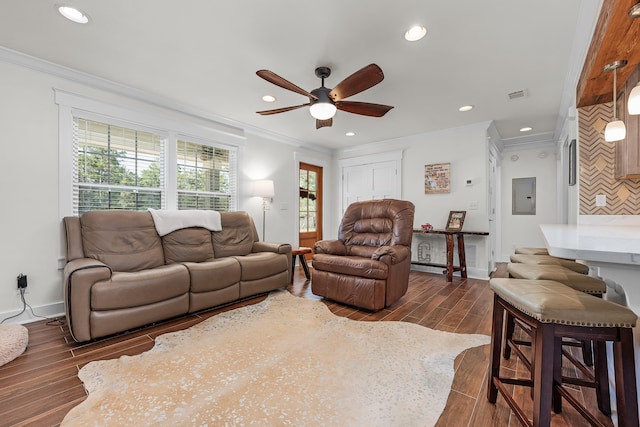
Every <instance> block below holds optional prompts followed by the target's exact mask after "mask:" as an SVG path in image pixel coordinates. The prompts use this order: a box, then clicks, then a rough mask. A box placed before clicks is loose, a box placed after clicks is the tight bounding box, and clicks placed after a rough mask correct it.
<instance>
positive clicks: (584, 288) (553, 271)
mask: <svg viewBox="0 0 640 427" xmlns="http://www.w3.org/2000/svg"><path fill="white" fill-rule="evenodd" d="M507 271H508V273H509V277H514V278H516V279H529V280H555V281H556V282H560V283H562V284H564V285H567V286H569V287H570V288H573V289H575V290H577V291H580V292H584V293H587V294H591V295H595V296H598V297H600V298H602V295H603V294H605V293H606V292H607V284H606V283H605V282H604V280H601V279H599V278H597V277H592V276H588V275H586V274H580V273H576V272H575V271H572V270H569V269H568V268H565V267H562V266H559V265H535V264H522V263H509V264H507ZM513 329H514V325H513V320H512V319H511V318H508V319H507V336H508V337H511V336H512V335H513ZM574 344H576V345H580V346H582V356H583V360H584V363H585V365H587V366H592V365H593V358H592V354H591V352H592V351H591V347H592V346H591V343H590V342H581V343H574ZM509 354H510V348H506V349H505V357H506V358H509ZM601 403H604V402H601ZM601 409H602V410H603V412H604V413H607V412H608V410H607V407H606V406H602V407H601Z"/></svg>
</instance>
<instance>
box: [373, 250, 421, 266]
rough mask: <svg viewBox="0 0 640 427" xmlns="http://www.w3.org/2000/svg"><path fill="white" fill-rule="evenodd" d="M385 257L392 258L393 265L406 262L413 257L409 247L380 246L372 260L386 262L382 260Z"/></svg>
mask: <svg viewBox="0 0 640 427" xmlns="http://www.w3.org/2000/svg"><path fill="white" fill-rule="evenodd" d="M385 256H389V257H390V258H391V264H397V263H399V262H402V261H404V260H405V259H406V258H407V257H408V256H411V249H409V248H408V247H407V246H380V247H379V248H378V249H376V251H375V252H374V253H373V255H371V259H375V260H378V261H385V260H384V259H382V258H383V257H385Z"/></svg>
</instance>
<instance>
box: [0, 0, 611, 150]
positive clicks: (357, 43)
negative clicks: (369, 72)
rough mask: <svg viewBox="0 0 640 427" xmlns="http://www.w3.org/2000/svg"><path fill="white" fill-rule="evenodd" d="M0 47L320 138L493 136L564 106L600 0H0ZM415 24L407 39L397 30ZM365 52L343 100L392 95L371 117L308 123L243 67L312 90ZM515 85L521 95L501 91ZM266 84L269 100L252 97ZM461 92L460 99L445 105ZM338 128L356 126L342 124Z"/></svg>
mask: <svg viewBox="0 0 640 427" xmlns="http://www.w3.org/2000/svg"><path fill="white" fill-rule="evenodd" d="M3 3H4V4H3V10H2V12H1V13H0V46H4V47H6V48H9V49H11V50H15V51H18V52H21V53H25V54H27V55H31V56H35V57H37V58H42V59H44V60H47V61H50V62H53V63H56V64H60V65H63V66H66V67H69V68H72V69H75V70H78V71H82V72H85V73H89V74H92V75H95V76H98V77H101V78H104V79H108V80H110V81H113V82H117V83H119V84H123V85H126V86H130V87H133V88H137V89H140V90H142V91H145V92H149V93H151V94H154V96H156V99H163V100H165V101H169V102H175V103H177V104H182V105H188V106H190V107H193V109H194V110H200V111H204V112H206V113H207V114H211V115H213V116H220V117H224V118H227V119H230V120H231V123H235V124H237V125H238V126H244V127H247V128H248V129H253V130H256V129H258V130H265V131H267V132H269V133H275V134H277V135H281V136H283V137H285V138H287V139H293V140H296V141H301V142H303V143H305V144H312V145H317V146H324V147H327V148H338V149H339V148H345V147H348V146H353V145H359V144H365V143H370V142H376V141H382V140H389V139H394V138H398V137H402V136H408V135H416V134H421V133H425V132H431V131H435V130H440V129H446V128H452V127H459V126H464V125H468V124H473V123H478V122H484V121H489V120H494V121H495V124H496V127H497V129H498V132H499V133H500V135H501V136H502V138H504V139H506V140H507V142H509V141H511V142H518V141H520V140H521V139H522V138H521V137H522V136H523V134H522V133H521V132H519V129H520V128H521V127H523V126H531V127H532V128H533V130H532V131H531V132H530V134H532V135H530V136H528V137H525V138H524V140H536V139H550V135H551V134H553V133H554V132H556V133H557V132H558V120H559V117H563V116H565V115H566V113H567V108H568V107H569V106H570V101H569V100H568V99H569V98H570V97H571V95H572V94H573V93H574V92H575V82H576V81H577V78H578V75H579V72H580V68H581V66H582V62H583V60H584V52H586V49H587V47H588V44H589V39H590V34H591V33H592V30H593V24H594V23H595V21H596V19H597V16H596V15H597V12H598V10H599V5H600V4H601V0H582V1H581V0H562V1H558V0H536V1H530V0H529V1H524V0H483V1H478V0H458V1H450V0H449V1H444V0H442V1H427V0H413V1H411V0H396V1H393V2H391V1H388V0H349V1H346V0H324V1H320V2H310V1H304V0H268V1H266V0H262V1H260V0H227V1H211V0H181V1H167V0H136V1H131V0H109V1H104V0H100V1H99V0H66V4H69V5H73V6H76V7H78V8H80V9H82V10H84V11H85V12H86V13H87V14H88V15H89V16H90V17H91V21H90V23H89V24H87V25H79V24H75V23H72V22H70V21H67V20H66V19H64V18H62V17H61V16H60V15H58V13H57V10H56V8H55V7H54V5H55V4H57V3H59V1H52V0H20V1H11V2H3ZM415 23H420V24H422V25H425V26H426V27H427V29H428V33H427V36H426V37H425V38H424V39H422V40H421V41H418V42H414V43H409V42H407V41H405V40H404V37H403V35H404V32H405V30H406V29H407V28H408V27H409V26H410V25H412V24H415ZM369 63H376V64H378V65H379V66H380V67H381V68H382V69H383V71H384V73H385V79H384V81H383V82H382V83H380V84H379V85H377V86H375V87H373V88H371V89H369V90H367V91H365V92H362V93H360V94H358V95H355V96H353V97H351V98H349V100H351V101H364V102H373V103H380V104H388V105H393V106H394V107H395V108H394V109H393V110H391V111H390V112H389V113H388V114H387V115H386V116H384V117H382V118H371V117H364V116H358V115H354V114H350V113H347V112H342V111H338V113H337V115H336V117H335V118H334V120H333V123H334V124H333V127H331V128H323V129H320V130H316V129H315V120H314V119H312V118H311V117H310V115H309V113H308V111H307V109H306V108H304V109H299V110H295V111H290V112H287V113H282V114H277V115H271V116H260V115H258V114H256V111H258V110H264V109H271V108H279V107H286V106H290V105H298V104H302V103H305V102H307V99H306V98H305V97H304V96H302V95H299V94H296V93H293V92H290V91H287V90H285V89H282V88H279V87H277V86H274V85H272V84H270V83H268V82H266V81H264V80H262V79H260V78H259V77H258V76H256V74H255V72H256V71H257V70H259V69H269V70H271V71H273V72H275V73H276V74H279V75H280V76H282V77H284V78H285V79H287V80H289V81H291V82H293V83H294V84H296V85H298V86H300V87H302V88H304V89H306V90H309V91H310V90H312V89H314V88H316V87H319V86H320V80H319V79H318V78H316V77H315V75H314V69H315V68H316V67H318V66H321V65H322V66H329V67H331V69H332V75H331V76H330V77H329V78H328V79H327V80H326V82H325V83H326V86H327V87H333V86H335V85H336V84H337V83H338V82H339V81H341V80H342V79H343V78H345V77H347V76H348V75H350V74H351V73H353V72H355V71H356V70H358V69H360V68H362V67H363V66H365V65H367V64H369ZM519 90H526V91H527V93H528V97H526V98H521V99H517V100H509V98H508V94H509V93H511V92H514V91H519ZM265 94H272V95H274V96H275V97H277V101H276V102H275V103H272V104H267V103H264V102H263V101H262V100H261V96H262V95H265ZM465 104H472V105H474V106H475V108H474V109H473V110H472V111H471V112H467V113H460V112H458V111H457V110H458V107H460V106H461V105H465ZM347 131H353V132H355V133H356V136H354V137H350V138H349V137H346V136H345V133H346V132H347Z"/></svg>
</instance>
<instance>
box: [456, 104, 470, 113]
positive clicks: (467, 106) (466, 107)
mask: <svg viewBox="0 0 640 427" xmlns="http://www.w3.org/2000/svg"><path fill="white" fill-rule="evenodd" d="M471 110H473V105H463V106H462V107H460V108H458V111H462V112H464V111H471Z"/></svg>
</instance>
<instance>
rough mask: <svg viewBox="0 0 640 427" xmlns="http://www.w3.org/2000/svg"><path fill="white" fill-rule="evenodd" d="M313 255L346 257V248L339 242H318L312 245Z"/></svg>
mask: <svg viewBox="0 0 640 427" xmlns="http://www.w3.org/2000/svg"><path fill="white" fill-rule="evenodd" d="M313 253H314V254H331V255H346V254H347V247H346V246H345V245H344V243H343V242H341V241H340V240H320V241H318V242H316V243H315V245H313Z"/></svg>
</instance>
